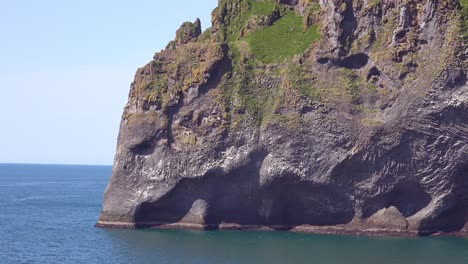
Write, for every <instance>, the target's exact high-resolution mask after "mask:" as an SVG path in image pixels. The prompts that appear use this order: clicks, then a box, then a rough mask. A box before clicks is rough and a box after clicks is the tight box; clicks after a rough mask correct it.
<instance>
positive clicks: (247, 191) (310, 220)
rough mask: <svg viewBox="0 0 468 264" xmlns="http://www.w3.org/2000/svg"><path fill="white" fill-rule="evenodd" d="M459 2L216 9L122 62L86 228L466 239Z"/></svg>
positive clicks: (463, 13)
mask: <svg viewBox="0 0 468 264" xmlns="http://www.w3.org/2000/svg"><path fill="white" fill-rule="evenodd" d="M467 5H468V3H467V2H466V0H461V2H459V1H458V0H354V1H352V0H319V1H317V0H263V1H260V0H257V1H255V0H220V1H219V5H218V7H217V8H216V9H215V10H214V11H213V13H212V21H211V22H212V27H210V28H208V29H207V30H206V31H204V32H203V33H202V30H201V25H200V21H199V20H198V19H197V20H196V21H195V22H194V23H190V22H187V23H184V24H183V25H182V26H181V28H180V29H179V30H178V31H177V33H176V38H175V40H174V41H171V42H170V43H169V44H168V45H167V47H166V48H165V49H164V50H162V51H161V52H158V53H156V54H155V55H154V60H152V61H151V62H150V63H148V64H147V65H145V66H144V67H143V68H140V69H138V71H137V73H136V75H135V80H134V82H133V83H132V84H131V88H130V94H129V100H128V104H127V105H126V107H125V110H124V113H123V117H122V122H121V126H120V134H119V138H118V147H117V153H116V156H115V164H114V168H113V175H112V178H111V179H110V182H109V185H108V187H107V189H106V192H105V197H104V204H103V209H102V213H101V215H100V218H99V221H98V226H104V227H164V228H200V229H274V230H295V231H309V232H327V233H328V232H332V233H386V234H396V235H427V234H445V233H450V234H453V233H456V234H468V86H467V59H466V58H467V55H468V51H467V40H468V34H467V31H466V30H467V27H468V23H467V19H468V11H467V10H468V7H467Z"/></svg>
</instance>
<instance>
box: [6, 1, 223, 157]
mask: <svg viewBox="0 0 468 264" xmlns="http://www.w3.org/2000/svg"><path fill="white" fill-rule="evenodd" d="M216 4H217V0H203V1H193V0H173V1H160V0H138V1H130V0H127V1H119V0H112V1H111V0H99V1H98V0H79V1H78V0H71V1H63V0H42V1H36V0H18V1H0V91H1V95H0V100H1V103H0V113H1V115H2V118H1V127H0V163H53V164H109V165H110V164H112V161H113V158H114V151H115V147H116V139H117V133H118V128H119V123H120V117H121V114H122V110H123V107H124V105H125V103H126V101H127V96H128V91H129V85H130V83H131V81H132V79H133V76H134V74H135V71H136V69H137V68H138V67H141V66H143V65H145V64H146V63H147V62H149V61H150V60H151V59H152V57H153V55H154V52H156V51H159V50H161V49H162V48H164V47H165V46H166V44H167V43H168V42H169V41H170V40H171V39H173V38H174V36H175V31H176V30H177V28H178V27H179V26H180V25H181V24H182V22H184V21H194V20H195V19H196V18H197V17H199V18H200V19H201V20H202V26H203V27H204V28H206V27H208V26H210V14H211V11H212V9H213V8H214V7H215V6H216Z"/></svg>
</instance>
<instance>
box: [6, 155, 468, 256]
mask: <svg viewBox="0 0 468 264" xmlns="http://www.w3.org/2000/svg"><path fill="white" fill-rule="evenodd" d="M110 174H111V167H110V166H64V165H19V164H0V263H7V264H9V263H203V264H205V263H208V264H210V263H324V264H327V263H359V264H367V263H379V264H386V263H399V264H401V263H412V264H414V263H423V264H433V263H444V264H447V263H450V264H457V263H460V264H466V263H468V239H464V238H454V237H424V238H384V237H374V238H372V237H353V236H333V235H330V236H327V235H313V234H298V233H288V232H253V231H252V232H250V231H241V232H235V231H226V232H224V231H223V232H219V231H209V232H200V231H169V230H117V229H101V228H96V227H94V224H95V222H96V220H97V218H98V216H99V212H100V209H101V202H102V195H103V193H104V189H105V187H106V184H107V181H108V179H109V177H110Z"/></svg>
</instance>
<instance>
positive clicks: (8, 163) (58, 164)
mask: <svg viewBox="0 0 468 264" xmlns="http://www.w3.org/2000/svg"><path fill="white" fill-rule="evenodd" d="M0 165H55V166H102V167H104V166H106V167H112V166H113V164H77V163H26V162H0Z"/></svg>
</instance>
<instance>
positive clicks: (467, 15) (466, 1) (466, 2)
mask: <svg viewBox="0 0 468 264" xmlns="http://www.w3.org/2000/svg"><path fill="white" fill-rule="evenodd" d="M460 5H461V6H462V16H463V21H464V24H465V25H464V26H465V28H464V30H465V37H468V0H460Z"/></svg>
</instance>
